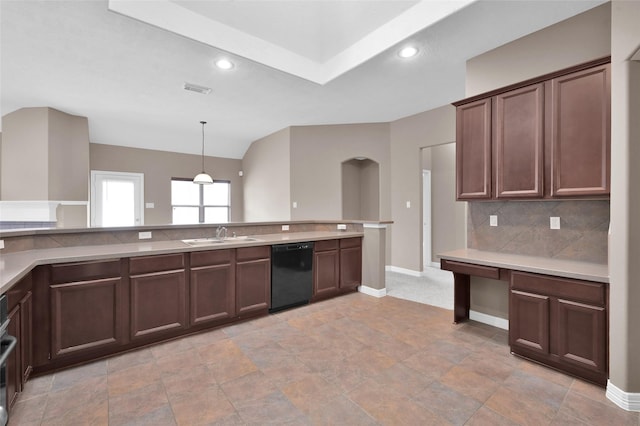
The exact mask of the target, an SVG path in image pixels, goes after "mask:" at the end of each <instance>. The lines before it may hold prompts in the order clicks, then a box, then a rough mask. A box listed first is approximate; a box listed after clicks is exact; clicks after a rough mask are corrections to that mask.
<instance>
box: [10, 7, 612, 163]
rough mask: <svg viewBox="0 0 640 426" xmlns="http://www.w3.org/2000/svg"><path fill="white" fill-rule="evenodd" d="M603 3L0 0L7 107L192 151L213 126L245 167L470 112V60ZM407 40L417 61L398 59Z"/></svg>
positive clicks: (219, 147)
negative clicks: (434, 112)
mask: <svg viewBox="0 0 640 426" xmlns="http://www.w3.org/2000/svg"><path fill="white" fill-rule="evenodd" d="M603 2H604V0H584V1H583V0H557V1H553V0H552V1H539V0H538V1H536V0H529V1H527V0H521V1H508V0H503V1H485V0H479V1H475V2H471V3H470V2H469V1H460V2H447V1H428V0H427V1H420V2H419V1H402V0H399V1H382V0H370V1H369V0H362V1H357V0H354V1H345V0H343V1H332V0H296V1H270V0H259V1H244V0H236V1H233V0H220V1H181V0H171V1H169V0H166V1H155V0H151V1H124V0H111V1H110V2H107V0H96V1H82V2H79V1H55V0H47V1H11V0H2V1H1V2H0V20H1V21H0V23H1V26H2V28H1V37H2V38H1V40H0V43H1V61H2V63H1V73H2V74H1V77H0V78H1V80H0V81H1V90H2V91H1V93H0V98H1V99H0V108H1V110H2V115H5V114H7V113H9V112H12V111H15V110H17V109H19V108H23V107H33V106H50V107H53V108H57V109H59V110H62V111H65V112H68V113H71V114H77V115H83V116H86V117H88V118H89V131H90V139H91V142H94V143H105V144H112V145H122V146H131V147H138V148H147V149H157V150H164V151H173V152H185V153H193V154H199V153H200V144H201V133H200V132H201V127H200V124H199V122H200V121H201V120H205V121H207V122H208V123H209V124H208V125H207V127H206V130H205V132H206V153H207V155H216V156H221V157H229V158H242V156H243V155H244V153H245V151H246V149H247V148H248V146H249V145H250V144H251V142H253V141H255V140H257V139H259V138H261V137H264V136H266V135H268V134H270V133H273V132H275V131H277V130H280V129H282V128H285V127H287V126H292V125H312V124H340V123H362V122H387V121H392V120H396V119H398V118H401V117H405V116H408V115H412V114H416V113H419V112H422V111H426V110H429V109H432V108H435V107H439V106H441V105H444V104H447V103H450V102H453V101H455V100H458V99H461V98H463V97H464V95H465V94H464V73H465V61H466V60H467V59H469V58H471V57H474V56H476V55H478V54H481V53H483V52H486V51H487V50H490V49H493V48H495V47H497V46H500V45H502V44H505V43H507V42H509V41H511V40H514V39H516V38H519V37H521V36H523V35H526V34H529V33H531V32H533V31H537V30H539V29H541V28H543V27H545V26H548V25H551V24H553V23H556V22H558V21H561V20H563V19H566V18H568V17H571V16H573V15H575V14H577V13H580V12H583V11H585V10H588V9H590V8H592V7H594V6H597V5H599V4H602V3H603ZM467 3H470V4H467ZM110 8H111V9H112V10H109V9H110ZM115 10H117V11H118V12H117V13H116V12H115ZM125 15H130V16H125ZM131 16H133V17H134V18H135V19H134V18H132V17H131ZM163 28H165V29H163ZM408 43H412V44H415V45H417V46H418V47H419V48H420V53H419V54H418V56H417V57H415V58H412V59H410V60H402V59H401V58H399V57H398V56H397V50H398V48H399V47H401V46H404V45H405V44H408ZM221 57H227V58H229V59H231V60H232V61H233V62H234V63H235V68H234V69H232V70H229V71H222V70H219V69H217V68H216V67H215V66H214V65H213V64H214V62H215V60H216V59H218V58H221ZM184 82H190V83H195V84H198V85H202V86H207V87H211V88H212V89H213V91H212V92H211V94H209V95H201V94H198V93H194V92H188V91H185V90H184V89H183V84H184Z"/></svg>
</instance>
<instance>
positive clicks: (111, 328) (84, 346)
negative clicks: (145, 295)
mask: <svg viewBox="0 0 640 426" xmlns="http://www.w3.org/2000/svg"><path fill="white" fill-rule="evenodd" d="M122 285H123V284H122V280H121V279H120V278H105V279H100V280H93V281H80V282H73V283H66V284H56V285H52V286H50V293H51V348H52V353H51V357H52V358H58V357H62V356H66V355H73V354H77V353H82V352H87V351H92V350H95V349H98V348H104V347H111V346H117V345H119V344H120V343H121V342H122V340H123V333H122V321H123V308H124V307H123V303H122Z"/></svg>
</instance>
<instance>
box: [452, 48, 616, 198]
mask: <svg viewBox="0 0 640 426" xmlns="http://www.w3.org/2000/svg"><path fill="white" fill-rule="evenodd" d="M608 61H609V58H605V59H602V60H599V61H594V62H591V63H589V64H583V65H579V66H576V67H573V68H571V69H568V70H563V71H559V72H556V73H554V74H551V75H547V76H543V77H540V78H536V79H532V80H529V81H526V82H523V83H520V84H516V85H512V86H510V87H507V88H503V89H499V90H496V91H493V92H491V93H487V94H484V95H479V96H475V97H473V98H470V99H466V100H463V101H460V102H456V103H455V104H454V105H455V106H456V161H457V163H456V176H457V185H456V191H457V193H456V198H457V199H458V200H461V201H473V200H492V199H540V198H556V199H560V198H580V197H583V198H586V197H588V198H593V197H607V196H608V194H609V180H610V178H609V175H610V146H611V137H610V103H611V97H610V70H609V64H608Z"/></svg>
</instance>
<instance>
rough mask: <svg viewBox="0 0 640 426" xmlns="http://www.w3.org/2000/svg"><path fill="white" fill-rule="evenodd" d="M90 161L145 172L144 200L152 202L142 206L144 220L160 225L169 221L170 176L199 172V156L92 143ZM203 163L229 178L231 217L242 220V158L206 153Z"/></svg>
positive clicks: (99, 166)
mask: <svg viewBox="0 0 640 426" xmlns="http://www.w3.org/2000/svg"><path fill="white" fill-rule="evenodd" d="M89 164H90V168H91V170H103V171H115V172H131V173H144V198H145V202H146V203H154V204H155V206H154V208H153V209H145V212H144V215H145V224H146V225H163V224H168V223H171V178H174V177H176V178H193V176H195V175H196V174H197V173H199V172H200V169H201V157H200V156H199V155H191V154H179V153H173V152H165V151H153V150H147V149H138V148H126V147H120V146H114V145H103V144H93V143H92V144H91V145H90V163H89ZM204 167H205V171H206V172H207V173H209V174H210V175H211V177H213V179H216V180H228V181H231V221H232V222H240V221H242V220H243V215H242V212H243V210H244V206H243V204H244V202H243V196H242V193H243V190H242V178H241V177H240V176H238V172H239V171H240V170H241V167H242V162H241V160H235V159H228V158H219V157H205V165H204Z"/></svg>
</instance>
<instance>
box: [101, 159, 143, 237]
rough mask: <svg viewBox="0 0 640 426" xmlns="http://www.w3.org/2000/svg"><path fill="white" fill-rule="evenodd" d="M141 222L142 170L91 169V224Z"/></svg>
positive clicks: (138, 223) (124, 224)
mask: <svg viewBox="0 0 640 426" xmlns="http://www.w3.org/2000/svg"><path fill="white" fill-rule="evenodd" d="M139 225H144V174H142V173H124V172H105V171H98V170H92V171H91V226H98V227H103V226H104V227H112V226H139Z"/></svg>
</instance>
